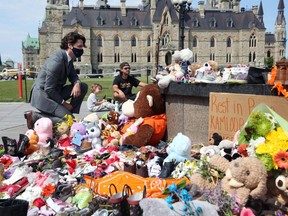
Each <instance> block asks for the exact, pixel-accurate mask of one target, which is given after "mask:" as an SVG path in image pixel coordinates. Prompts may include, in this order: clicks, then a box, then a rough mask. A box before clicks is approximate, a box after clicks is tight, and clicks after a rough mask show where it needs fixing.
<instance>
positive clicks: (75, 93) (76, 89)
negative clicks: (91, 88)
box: [71, 82, 81, 98]
mask: <svg viewBox="0 0 288 216" xmlns="http://www.w3.org/2000/svg"><path fill="white" fill-rule="evenodd" d="M80 95H81V88H80V83H78V82H77V83H75V84H74V86H73V89H72V92H71V96H72V97H74V98H75V97H78V96H80Z"/></svg>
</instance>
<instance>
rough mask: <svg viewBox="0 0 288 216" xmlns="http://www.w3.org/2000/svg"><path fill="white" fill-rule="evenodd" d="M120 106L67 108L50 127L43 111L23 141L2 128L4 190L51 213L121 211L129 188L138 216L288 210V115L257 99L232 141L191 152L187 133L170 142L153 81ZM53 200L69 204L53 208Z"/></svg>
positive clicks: (216, 137) (218, 139)
mask: <svg viewBox="0 0 288 216" xmlns="http://www.w3.org/2000/svg"><path fill="white" fill-rule="evenodd" d="M122 109H123V112H122V116H121V115H119V113H115V111H110V112H109V113H107V114H106V115H103V116H102V117H98V116H97V115H95V114H90V115H89V116H87V117H85V118H84V119H82V120H79V121H77V120H71V119H69V117H67V120H66V121H63V122H61V123H59V124H57V125H54V127H53V125H52V122H51V120H50V119H47V118H41V119H39V120H38V121H37V122H36V123H35V127H34V130H28V131H27V132H26V133H25V135H24V134H23V135H21V136H20V138H19V140H18V142H17V140H14V139H9V138H8V137H2V140H3V144H4V149H5V152H4V153H5V154H4V155H3V156H2V157H1V158H0V163H1V164H2V167H4V172H3V174H2V176H1V175H0V181H1V179H2V178H4V181H3V184H4V185H0V195H3V197H4V198H17V196H18V198H23V199H26V200H27V201H28V202H29V209H30V211H32V210H33V208H37V209H36V210H35V211H37V212H41V214H49V215H56V213H55V212H54V213H51V212H53V211H58V213H59V214H60V211H62V210H64V209H66V210H67V212H66V213H67V214H68V210H69V211H71V209H75V211H76V212H77V214H79V215H81V214H82V213H83V212H84V210H85V211H87V212H89V213H87V212H86V213H87V214H88V215H93V214H94V213H95V212H96V211H99V212H98V213H97V214H98V215H99V214H100V211H104V209H105V208H104V209H102V208H100V207H99V203H100V204H101V205H102V206H105V207H107V209H105V210H107V212H108V210H109V211H110V210H111V208H112V209H113V211H116V209H115V208H116V207H117V206H118V207H119V206H120V207H121V208H122V207H123V206H124V204H123V205H122V204H121V205H120V204H119V203H118V201H117V203H114V202H116V201H115V200H114V198H115V197H116V198H119V200H122V199H124V200H125V199H126V198H127V197H126V198H125V197H124V196H123V194H124V192H123V191H126V190H127V191H126V192H127V194H128V195H127V196H129V198H127V199H128V200H129V202H130V203H133V204H130V206H129V208H130V210H131V212H133V211H135V212H137V214H136V215H158V214H165V215H193V214H194V215H197V214H198V215H251V216H252V215H265V214H266V213H267V212H268V214H271V213H272V215H273V214H274V213H275V212H276V213H277V215H284V214H287V212H288V207H287V202H288V177H287V172H288V162H287V161H288V154H287V152H288V135H287V131H288V123H287V122H286V121H285V120H283V119H281V117H279V116H278V115H277V114H276V113H274V112H273V111H272V110H271V109H269V108H267V107H265V106H263V105H262V106H261V107H260V108H259V107H256V108H255V109H254V110H253V111H252V113H251V115H250V116H249V118H248V119H247V122H246V123H245V125H244V126H243V128H239V131H237V132H236V133H235V136H234V139H233V140H227V139H223V138H222V136H221V135H220V134H218V133H217V132H215V133H213V134H212V136H211V139H210V140H209V141H207V144H206V143H205V144H206V145H204V146H201V148H200V147H199V152H197V154H198V155H195V154H192V152H193V151H194V150H193V149H194V147H195V146H194V145H195V144H193V139H192V137H188V136H186V135H185V134H183V133H178V134H177V135H176V136H175V137H173V139H172V140H171V141H168V142H165V132H166V115H165V104H164V99H163V96H162V95H161V93H160V89H159V86H158V85H157V84H149V85H147V86H145V87H143V88H142V89H141V91H140V92H139V93H138V96H137V99H136V100H135V101H127V102H125V103H124V104H123V107H122ZM125 114H127V115H125ZM123 115H125V116H123ZM199 146H200V145H199ZM244 146H245V147H244ZM23 149H24V150H25V151H23ZM12 150H13V151H12ZM14 150H15V151H14ZM23 152H24V153H23ZM26 159H27V161H25V160H26ZM12 164H13V165H12ZM0 168H1V166H0ZM32 170H33V172H32ZM0 171H1V170H0ZM40 171H41V172H40ZM123 171H125V172H123ZM0 173H1V172H0ZM13 173H15V174H13ZM127 173H129V175H128V174H127ZM25 176H28V177H29V178H28V179H27V177H26V179H25ZM14 180H15V181H14ZM20 180H21V181H20ZM14 182H16V183H15V184H17V185H14V184H13V183H14ZM107 182H110V184H108V183H107ZM168 182H169V184H168ZM107 184H108V186H107ZM113 185H114V186H113ZM119 185H122V186H123V187H122V186H121V188H120V187H119ZM19 186H20V187H19ZM26 187H27V189H26V190H24V189H25V188H26ZM114 187H115V188H114ZM129 187H130V189H131V188H133V190H132V189H131V191H130V189H129ZM19 188H21V189H23V190H24V192H23V191H21V192H22V194H21V195H19V193H20V192H19ZM71 188H73V191H74V192H73V191H72V189H71ZM113 188H114V190H115V193H114V194H113V192H112V189H113ZM6 189H7V190H6ZM8 189H9V190H8ZM92 191H93V192H92ZM128 191H129V192H128ZM108 192H109V194H108ZM126 192H125V193H126ZM131 193H133V194H131ZM95 194H96V196H94V195H95ZM98 195H99V196H98ZM113 195H114V196H113ZM69 196H70V198H67V197H69ZM111 197H113V199H112V198H111ZM39 199H41V202H40V200H39ZM57 199H63V201H65V202H67V203H64V204H63V201H62V203H61V208H60V207H59V208H54V209H53V210H51V209H50V208H51V206H52V207H55V205H54V204H55V203H58V202H60V201H58V200H57ZM99 199H100V200H99ZM109 199H110V203H109ZM35 200H36V201H35ZM116 200H118V199H116ZM122 201H123V200H122ZM122 201H121V202H122ZM126 201H127V200H126ZM39 202H40V203H42V204H43V205H42V204H39ZM112 202H113V203H112ZM119 202H120V201H119ZM51 203H52V204H51ZM53 203H54V204H53ZM115 204H117V205H115ZM118 204H119V205H118ZM35 205H36V207H35ZM38 205H39V206H38ZM41 205H42V206H41ZM43 206H44V207H43ZM63 206H65V207H63ZM72 206H73V207H72ZM118 207H117V208H118ZM123 208H124V207H123ZM47 209H50V210H51V212H49V211H48V210H47ZM132 209H133V211H132ZM118 210H119V209H118ZM120 210H121V209H120ZM122 210H123V209H122ZM122 210H121V211H122ZM126 210H127V209H126ZM82 211H83V212H82ZM123 211H124V210H123ZM86 213H85V214H86ZM276 213H275V214H276ZM83 214H84V213H83ZM97 214H96V213H95V215H97ZM275 214H274V215H275ZM28 215H33V214H32V213H31V212H30V213H29V214H28ZM100 215H101V214H100ZM124 215H129V214H128V213H127V214H126V213H125V214H124ZM132 215H133V214H132Z"/></svg>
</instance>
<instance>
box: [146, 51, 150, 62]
mask: <svg viewBox="0 0 288 216" xmlns="http://www.w3.org/2000/svg"><path fill="white" fill-rule="evenodd" d="M147 62H151V54H150V52H148V53H147Z"/></svg>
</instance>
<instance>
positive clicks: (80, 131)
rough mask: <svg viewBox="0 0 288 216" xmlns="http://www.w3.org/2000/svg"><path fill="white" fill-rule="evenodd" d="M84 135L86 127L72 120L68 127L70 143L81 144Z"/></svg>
mask: <svg viewBox="0 0 288 216" xmlns="http://www.w3.org/2000/svg"><path fill="white" fill-rule="evenodd" d="M85 135H86V127H85V125H84V124H83V123H82V122H74V123H73V124H72V126H71V128H70V138H71V144H74V145H77V146H81V142H82V140H83V139H84V136H85Z"/></svg>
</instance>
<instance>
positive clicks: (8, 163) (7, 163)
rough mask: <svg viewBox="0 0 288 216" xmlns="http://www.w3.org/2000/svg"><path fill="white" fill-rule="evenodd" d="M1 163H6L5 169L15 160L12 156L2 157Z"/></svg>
mask: <svg viewBox="0 0 288 216" xmlns="http://www.w3.org/2000/svg"><path fill="white" fill-rule="evenodd" d="M1 163H2V164H3V165H4V168H5V169H8V168H9V166H10V165H11V164H12V163H13V161H12V159H11V158H10V157H2V158H1Z"/></svg>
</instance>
